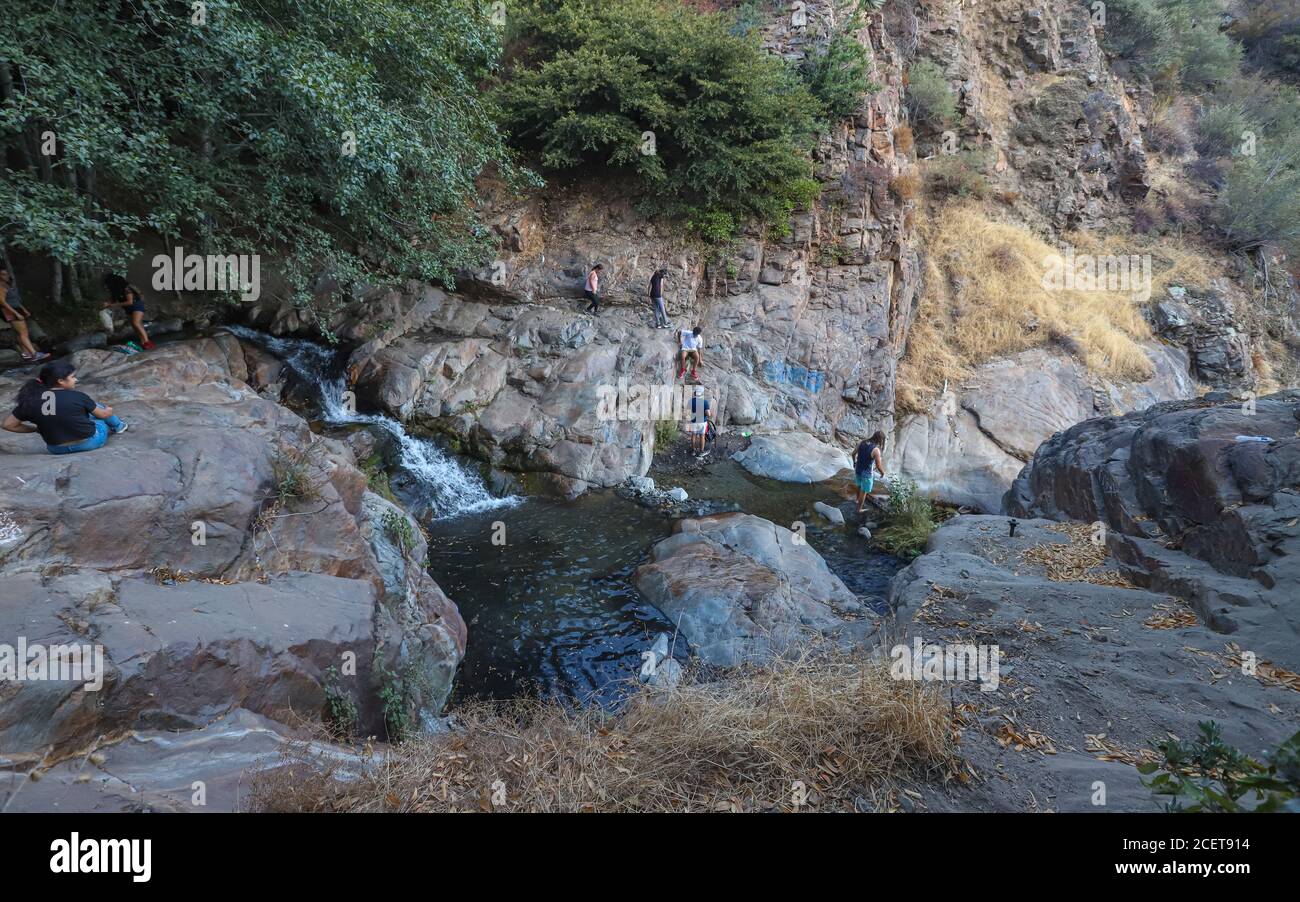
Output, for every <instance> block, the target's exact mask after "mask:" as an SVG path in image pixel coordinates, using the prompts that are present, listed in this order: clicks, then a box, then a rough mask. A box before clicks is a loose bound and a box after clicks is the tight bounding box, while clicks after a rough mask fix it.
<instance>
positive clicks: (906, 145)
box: [894, 125, 916, 156]
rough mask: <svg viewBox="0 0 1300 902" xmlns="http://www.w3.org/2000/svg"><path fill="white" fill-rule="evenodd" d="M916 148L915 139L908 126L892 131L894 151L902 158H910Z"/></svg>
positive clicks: (901, 126)
mask: <svg viewBox="0 0 1300 902" xmlns="http://www.w3.org/2000/svg"><path fill="white" fill-rule="evenodd" d="M915 147H916V138H915V136H914V135H913V134H912V127H911V126H910V125H900V126H898V127H897V128H895V129H894V150H896V151H897V152H898V153H901V154H903V155H904V156H911V155H912V151H913V149H915Z"/></svg>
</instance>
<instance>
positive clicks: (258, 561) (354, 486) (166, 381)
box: [0, 335, 465, 760]
mask: <svg viewBox="0 0 1300 902" xmlns="http://www.w3.org/2000/svg"><path fill="white" fill-rule="evenodd" d="M74 360H75V363H76V365H77V368H78V370H77V374H78V376H79V378H80V380H81V381H80V385H79V388H81V389H82V390H84V391H86V392H87V393H88V394H90V395H91V396H92V397H94V398H96V399H97V400H98V401H100V402H101V403H104V404H111V405H112V406H113V407H114V409H115V410H116V412H117V413H118V414H119V415H120V416H122V417H123V419H125V420H126V421H127V422H128V423H130V425H131V427H132V428H131V429H130V431H128V432H127V433H125V434H123V435H120V436H113V437H111V438H110V439H109V442H108V444H107V445H106V446H105V447H104V448H102V449H100V450H97V451H93V452H89V453H83V454H75V455H67V456H56V455H51V454H49V453H48V452H46V450H45V448H44V447H43V445H42V444H41V443H40V440H39V438H38V437H36V436H34V435H14V434H11V433H3V434H0V455H2V456H3V459H4V467H3V468H2V469H3V473H4V475H3V477H0V584H3V585H4V586H5V587H6V589H5V600H6V604H5V605H4V606H0V608H3V609H2V610H0V645H9V646H15V645H17V643H18V642H19V641H25V642H26V643H28V644H41V645H51V644H52V645H78V644H89V645H91V646H93V647H98V648H99V649H100V651H101V653H102V655H103V658H104V665H105V670H106V673H105V677H104V683H103V685H102V687H100V688H99V689H97V691H94V692H90V693H87V692H83V691H82V689H81V688H80V683H79V682H78V683H75V684H69V683H66V682H58V681H49V682H10V681H6V682H5V683H3V684H2V685H0V756H3V757H5V758H8V759H10V760H29V759H39V758H42V757H44V756H47V755H50V754H64V753H69V752H71V751H74V750H77V749H79V748H82V747H83V746H85V745H86V744H87V743H90V742H93V741H94V740H95V739H96V737H98V736H101V735H103V736H114V735H119V734H121V733H122V732H123V731H127V730H143V729H172V730H192V729H197V728H199V727H201V726H202V725H203V724H205V723H207V722H208V721H209V720H211V719H212V718H214V717H219V716H222V715H223V714H225V713H226V712H229V711H232V710H234V709H236V708H244V709H247V710H249V711H252V712H255V713H257V714H259V715H262V716H267V717H272V718H278V719H287V720H289V721H296V720H298V719H301V718H307V719H309V720H310V719H315V718H319V717H320V716H322V714H323V713H324V711H325V708H326V698H327V694H328V695H330V696H332V697H335V698H339V697H340V696H346V697H348V698H350V699H351V700H352V704H353V705H355V707H356V709H357V715H358V722H357V727H358V728H359V729H360V730H361V731H362V733H363V734H373V735H383V734H384V730H385V726H386V719H385V712H384V711H383V707H384V705H383V702H382V701H381V693H385V694H387V696H388V697H389V699H390V703H389V714H390V715H391V714H392V713H393V708H392V699H396V700H397V703H398V704H399V705H401V706H402V707H403V709H404V713H405V715H406V717H407V719H408V722H410V723H412V724H414V725H417V726H418V725H419V724H420V723H421V721H426V722H427V721H430V720H431V719H432V718H433V717H434V716H435V715H436V714H437V712H438V710H439V709H440V708H441V706H442V705H443V703H444V702H445V700H446V698H447V695H448V693H449V692H450V687H451V682H452V678H453V675H454V673H455V670H456V667H457V665H458V663H459V661H460V659H461V657H462V655H463V653H464V648H465V625H464V622H463V621H462V619H461V617H460V614H459V612H458V611H457V609H456V606H455V604H454V603H452V602H451V600H450V599H448V598H447V597H446V596H445V595H444V594H443V593H442V592H441V590H440V589H439V588H438V587H437V585H436V584H435V583H434V582H433V580H432V579H431V578H430V577H429V576H428V574H427V573H426V572H425V570H424V567H423V562H424V559H425V555H426V550H427V549H426V543H425V540H424V537H423V535H422V534H421V532H420V530H419V528H418V526H417V525H416V524H415V523H414V522H413V521H411V520H410V519H409V517H407V516H406V514H405V513H404V512H402V511H401V510H400V509H399V508H397V507H396V506H395V505H391V504H390V503H388V502H386V501H384V500H383V499H381V498H379V497H378V496H375V495H373V494H371V493H369V492H368V491H367V489H366V477H365V474H363V473H362V472H361V471H360V470H359V469H358V468H357V466H356V463H355V459H354V456H353V452H352V451H351V450H350V448H349V447H348V446H347V445H346V444H344V443H342V442H336V441H333V440H331V439H328V438H324V437H321V436H317V435H315V434H313V432H312V431H311V429H310V428H309V427H308V424H307V423H306V422H305V421H304V420H303V419H302V418H301V417H299V416H298V415H297V414H295V413H293V412H291V411H290V410H288V409H286V408H284V407H281V406H279V405H278V404H275V403H272V402H271V401H269V400H266V399H264V398H262V397H260V396H259V395H258V394H257V393H256V392H255V391H253V389H252V388H251V387H250V386H249V384H248V383H247V382H246V381H245V380H246V379H248V378H260V377H255V376H254V372H255V371H258V370H261V369H263V367H262V366H261V364H262V363H264V361H261V360H259V359H258V358H257V355H255V354H254V355H246V354H245V349H244V347H243V346H242V345H241V344H240V343H239V341H238V340H237V339H235V338H234V337H233V336H230V335H221V336H218V337H217V338H213V339H199V340H195V341H185V342H175V343H170V344H167V345H162V346H159V347H158V348H157V349H156V350H154V351H151V352H149V353H146V354H140V355H136V356H133V357H125V356H122V355H119V354H115V353H111V352H101V351H94V350H90V351H82V352H79V353H78V354H77V355H76V356H75V358H74ZM250 360H252V361H253V362H254V363H255V364H256V365H255V366H254V367H253V368H252V369H251V370H250V366H249V362H250ZM19 384H20V380H19V379H18V378H16V377H15V376H14V375H11V374H6V375H4V376H0V397H12V396H13V395H14V394H16V392H17V389H18V386H19ZM286 468H290V469H295V470H296V471H297V473H298V476H299V477H300V478H298V479H297V480H296V481H297V482H298V483H299V490H298V494H297V495H296V496H294V497H284V498H277V496H278V495H280V494H281V486H282V484H283V482H284V479H285V475H286V472H287V470H286ZM302 483H306V484H307V485H308V486H309V487H308V488H307V489H302ZM395 524H405V528H402V527H401V526H398V525H395Z"/></svg>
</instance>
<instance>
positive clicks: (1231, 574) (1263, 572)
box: [1005, 390, 1300, 669]
mask: <svg viewBox="0 0 1300 902" xmlns="http://www.w3.org/2000/svg"><path fill="white" fill-rule="evenodd" d="M1298 432H1300V391H1295V390H1292V391H1288V392H1282V393H1279V394H1275V395H1270V396H1267V397H1264V398H1260V399H1258V401H1254V402H1249V403H1243V402H1231V403H1221V402H1220V403H1216V402H1213V401H1210V400H1199V401H1188V402H1181V403H1177V402H1174V403H1167V404H1159V405H1156V406H1154V407H1152V408H1150V409H1148V410H1145V411H1142V412H1140V413H1134V414H1129V415H1127V416H1123V417H1106V418H1102V419H1097V420H1089V421H1087V422H1084V423H1080V424H1078V425H1077V426H1074V427H1072V428H1070V429H1068V430H1066V431H1065V432H1062V433H1060V434H1058V435H1056V436H1055V437H1053V438H1052V439H1051V440H1050V441H1048V442H1046V443H1045V444H1044V445H1043V446H1042V447H1041V448H1039V449H1038V452H1037V453H1036V454H1035V455H1034V459H1033V461H1032V462H1031V463H1030V464H1029V465H1028V466H1026V467H1025V469H1024V470H1023V471H1022V472H1021V474H1020V476H1019V477H1017V479H1016V481H1015V484H1014V485H1013V486H1012V488H1011V490H1010V491H1009V492H1008V493H1007V496H1006V500H1005V504H1006V508H1007V510H1008V511H1009V512H1010V513H1012V514H1014V515H1016V516H1036V517H1048V518H1052V519H1065V518H1072V519H1075V520H1083V521H1086V522H1100V523H1102V524H1104V525H1105V526H1106V528H1107V531H1108V541H1109V543H1110V546H1111V548H1112V550H1113V551H1114V553H1115V554H1116V556H1117V557H1118V558H1119V559H1120V561H1121V563H1122V565H1123V568H1124V571H1125V572H1126V573H1127V574H1128V575H1129V576H1130V578H1131V579H1133V580H1134V581H1135V582H1138V583H1139V584H1141V585H1148V586H1150V587H1152V588H1154V589H1157V590H1159V591H1164V592H1170V593H1173V594H1176V595H1178V596H1180V597H1182V598H1185V599H1187V600H1188V601H1189V602H1190V603H1191V604H1192V605H1193V606H1194V607H1195V608H1196V609H1197V610H1198V612H1199V613H1200V614H1201V616H1202V617H1203V618H1205V619H1206V620H1208V621H1210V622H1213V623H1214V624H1216V626H1218V627H1219V628H1222V629H1243V630H1244V629H1246V627H1247V626H1248V625H1252V624H1253V625H1255V626H1257V627H1259V630H1258V635H1259V642H1260V646H1259V649H1260V650H1264V651H1266V652H1267V654H1268V655H1269V656H1271V657H1272V658H1273V659H1274V660H1278V661H1281V662H1284V663H1286V665H1287V666H1288V667H1291V668H1293V669H1294V668H1296V667H1300V642H1298V641H1297V638H1300V604H1297V599H1300V528H1297V525H1296V524H1297V523H1300V491H1298V490H1297V486H1300V437H1298V436H1297V433H1298ZM1238 436H1242V437H1245V438H1251V437H1263V438H1265V439H1267V440H1266V441H1262V442H1260V441H1238V440H1237V437H1238Z"/></svg>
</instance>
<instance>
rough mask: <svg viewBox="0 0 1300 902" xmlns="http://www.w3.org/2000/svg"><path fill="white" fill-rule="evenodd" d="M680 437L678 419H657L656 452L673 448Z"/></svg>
mask: <svg viewBox="0 0 1300 902" xmlns="http://www.w3.org/2000/svg"><path fill="white" fill-rule="evenodd" d="M677 438H678V430H677V421H676V420H656V421H655V453H656V454H658V453H659V452H660V451H667V450H668V449H669V448H671V447H672V446H673V445H674V444H675V443H676V442H677Z"/></svg>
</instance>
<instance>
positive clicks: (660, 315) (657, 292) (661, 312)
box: [650, 266, 672, 329]
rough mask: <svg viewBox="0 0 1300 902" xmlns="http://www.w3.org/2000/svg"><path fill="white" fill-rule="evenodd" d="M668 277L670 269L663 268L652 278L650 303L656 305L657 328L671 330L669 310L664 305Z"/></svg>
mask: <svg viewBox="0 0 1300 902" xmlns="http://www.w3.org/2000/svg"><path fill="white" fill-rule="evenodd" d="M667 277H668V267H666V266H661V267H659V268H658V269H656V270H655V271H654V275H652V276H651V277H650V303H651V304H653V305H654V314H655V328H656V329H671V328H672V326H671V325H670V324H669V322H668V308H667V307H666V306H665V305H664V279H666V278H667Z"/></svg>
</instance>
